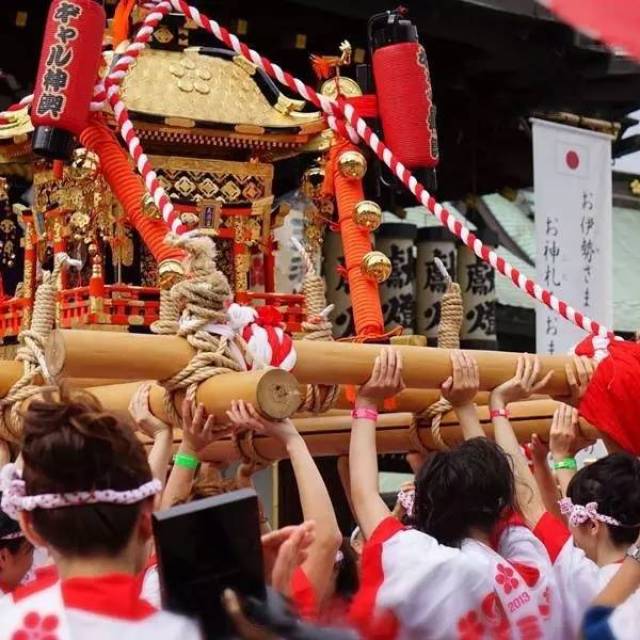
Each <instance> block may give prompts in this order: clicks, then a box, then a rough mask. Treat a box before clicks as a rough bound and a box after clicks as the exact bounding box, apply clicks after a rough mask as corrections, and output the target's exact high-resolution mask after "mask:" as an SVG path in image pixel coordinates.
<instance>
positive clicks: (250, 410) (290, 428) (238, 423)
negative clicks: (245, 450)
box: [227, 400, 299, 442]
mask: <svg viewBox="0 0 640 640" xmlns="http://www.w3.org/2000/svg"><path fill="white" fill-rule="evenodd" d="M227 417H228V418H229V421H230V423H231V426H232V428H233V430H234V431H235V432H236V433H241V432H242V431H246V430H251V431H255V432H256V433H261V434H263V435H268V436H272V437H274V438H277V439H278V440H280V441H282V442H286V441H287V440H289V439H291V438H295V437H299V434H298V431H297V430H296V428H295V426H294V425H293V422H291V420H288V419H287V420H267V419H266V418H263V417H262V416H261V415H260V414H259V413H258V412H257V411H256V408H255V407H254V406H253V405H252V404H251V403H250V402H245V401H244V400H234V401H233V402H232V403H231V409H230V410H229V411H227Z"/></svg>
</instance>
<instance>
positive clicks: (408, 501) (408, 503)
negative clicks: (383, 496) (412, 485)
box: [398, 489, 416, 518]
mask: <svg viewBox="0 0 640 640" xmlns="http://www.w3.org/2000/svg"><path fill="white" fill-rule="evenodd" d="M415 499H416V490H415V489H408V490H407V489H400V491H398V502H399V503H400V505H401V506H402V508H403V509H404V510H405V511H406V512H407V515H408V516H409V517H410V518H412V517H413V508H414V503H415Z"/></svg>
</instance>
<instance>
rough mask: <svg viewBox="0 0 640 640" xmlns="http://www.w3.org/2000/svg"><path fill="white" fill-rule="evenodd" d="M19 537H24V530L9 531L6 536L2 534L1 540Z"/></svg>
mask: <svg viewBox="0 0 640 640" xmlns="http://www.w3.org/2000/svg"><path fill="white" fill-rule="evenodd" d="M18 538H24V533H22V531H14V532H13V533H7V534H6V535H4V536H0V540H17V539H18Z"/></svg>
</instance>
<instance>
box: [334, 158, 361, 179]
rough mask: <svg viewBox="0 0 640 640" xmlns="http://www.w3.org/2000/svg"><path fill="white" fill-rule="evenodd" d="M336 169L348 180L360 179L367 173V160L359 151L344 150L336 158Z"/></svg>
mask: <svg viewBox="0 0 640 640" xmlns="http://www.w3.org/2000/svg"><path fill="white" fill-rule="evenodd" d="M338 171H339V172H340V175H342V176H343V177H345V178H348V179H349V180H362V178H364V174H365V173H367V160H366V159H365V157H364V156H363V155H362V154H361V153H360V152H359V151H345V152H344V153H341V154H340V157H339V158H338Z"/></svg>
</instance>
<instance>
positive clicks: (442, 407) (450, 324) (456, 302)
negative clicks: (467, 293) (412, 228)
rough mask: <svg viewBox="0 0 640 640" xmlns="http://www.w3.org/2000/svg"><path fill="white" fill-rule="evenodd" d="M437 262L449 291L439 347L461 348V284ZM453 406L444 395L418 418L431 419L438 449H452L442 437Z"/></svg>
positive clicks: (444, 301) (443, 308)
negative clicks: (443, 419) (445, 419)
mask: <svg viewBox="0 0 640 640" xmlns="http://www.w3.org/2000/svg"><path fill="white" fill-rule="evenodd" d="M435 263H436V266H437V267H438V269H439V270H440V272H441V273H442V275H443V276H444V277H445V279H446V282H447V291H446V292H445V294H444V295H443V296H442V303H441V307H440V308H441V311H440V324H439V325H438V347H441V348H442V349H459V348H460V329H461V328H462V317H463V315H464V305H463V303H462V293H461V291H460V285H459V284H458V283H457V282H453V280H452V279H451V276H450V275H449V273H448V272H447V270H446V268H445V266H444V264H443V263H442V261H441V260H440V259H439V258H435ZM452 408H453V407H452V406H451V403H450V402H449V401H448V400H447V399H446V398H443V397H440V398H439V399H438V400H436V401H435V402H434V403H433V404H432V405H430V406H429V407H427V409H426V410H425V411H423V412H422V413H421V414H420V415H419V416H416V417H417V418H426V419H428V420H429V423H430V428H431V435H432V436H433V441H434V443H435V445H436V447H437V448H438V449H440V450H441V451H446V450H448V449H450V447H449V445H448V444H447V443H446V442H445V440H444V438H443V437H442V430H441V422H442V416H443V415H444V414H445V413H448V412H449V411H451V409H452ZM418 422H419V420H416V422H415V425H416V426H415V427H414V428H415V429H418V426H417V425H418ZM412 441H413V442H414V443H415V444H417V445H418V447H419V451H420V452H421V453H425V447H424V445H423V444H422V441H421V440H420V438H419V437H413V438H412Z"/></svg>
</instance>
